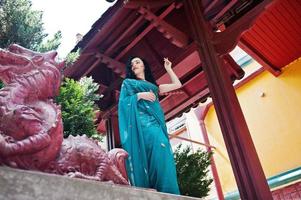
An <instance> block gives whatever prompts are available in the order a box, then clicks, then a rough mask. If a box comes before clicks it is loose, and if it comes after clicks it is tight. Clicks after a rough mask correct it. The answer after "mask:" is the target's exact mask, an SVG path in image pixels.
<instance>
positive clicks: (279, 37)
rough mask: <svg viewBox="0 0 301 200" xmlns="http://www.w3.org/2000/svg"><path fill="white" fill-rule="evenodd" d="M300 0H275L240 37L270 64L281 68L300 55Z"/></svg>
mask: <svg viewBox="0 0 301 200" xmlns="http://www.w3.org/2000/svg"><path fill="white" fill-rule="evenodd" d="M300 10H301V4H300V2H299V1H298V0H277V1H275V3H274V4H273V6H270V7H268V8H267V11H266V12H265V14H264V15H262V16H260V17H259V19H258V20H257V21H256V26H254V27H252V28H251V29H250V30H249V31H248V32H247V33H246V34H244V35H243V37H242V38H243V39H244V41H245V42H246V43H248V44H249V45H250V46H251V49H253V50H255V51H256V52H258V53H259V54H260V55H261V57H262V58H263V59H265V60H266V61H267V63H270V64H271V65H272V66H274V67H277V68H279V69H281V68H282V67H284V66H286V65H287V64H289V63H290V62H292V61H293V60H295V59H297V58H299V57H300V56H301V35H300V32H301V20H299V19H300V18H301V14H300Z"/></svg>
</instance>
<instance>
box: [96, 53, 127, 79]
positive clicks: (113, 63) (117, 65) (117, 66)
mask: <svg viewBox="0 0 301 200" xmlns="http://www.w3.org/2000/svg"><path fill="white" fill-rule="evenodd" d="M95 57H97V58H99V59H101V62H102V63H104V64H106V65H107V67H108V68H110V69H112V70H113V71H114V72H115V73H116V74H120V75H121V76H124V75H125V64H124V63H121V62H119V61H117V60H115V59H113V58H110V57H109V56H107V55H105V54H102V53H97V54H96V55H95Z"/></svg>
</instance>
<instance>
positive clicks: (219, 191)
mask: <svg viewBox="0 0 301 200" xmlns="http://www.w3.org/2000/svg"><path fill="white" fill-rule="evenodd" d="M198 109H200V110H199V111H200V113H196V114H197V115H198V116H197V117H198V120H199V124H200V128H201V130H202V136H203V138H204V143H205V144H207V145H208V146H206V150H207V152H212V148H211V145H210V142H209V138H208V134H207V129H206V125H205V122H204V120H205V117H206V113H207V111H208V109H209V105H208V104H207V106H201V107H199V108H198ZM210 163H211V165H210V167H211V172H212V176H213V180H214V184H215V188H216V193H217V197H218V199H219V200H224V199H225V198H224V195H223V190H222V186H221V182H220V180H219V176H218V173H217V168H216V165H215V161H214V155H213V156H211V158H210Z"/></svg>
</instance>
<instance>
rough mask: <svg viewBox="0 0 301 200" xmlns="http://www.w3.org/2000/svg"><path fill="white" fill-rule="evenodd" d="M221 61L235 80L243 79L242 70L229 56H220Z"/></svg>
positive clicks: (243, 73)
mask: <svg viewBox="0 0 301 200" xmlns="http://www.w3.org/2000/svg"><path fill="white" fill-rule="evenodd" d="M222 59H223V61H224V64H225V65H226V67H227V68H228V69H229V71H230V75H231V73H232V74H234V76H235V79H242V78H243V77H244V75H245V72H244V70H242V68H241V67H240V66H239V65H238V64H237V63H236V62H235V60H234V59H233V58H232V57H231V56H230V55H229V54H226V55H224V56H222Z"/></svg>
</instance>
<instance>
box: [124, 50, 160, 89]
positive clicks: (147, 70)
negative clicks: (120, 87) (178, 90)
mask: <svg viewBox="0 0 301 200" xmlns="http://www.w3.org/2000/svg"><path fill="white" fill-rule="evenodd" d="M134 58H140V59H141V60H142V62H143V65H144V75H145V80H147V81H148V82H151V83H153V84H154V85H157V83H156V80H155V79H154V76H153V74H152V71H151V69H150V66H149V64H148V62H147V61H146V60H144V59H143V58H141V57H139V56H131V57H129V59H128V61H127V63H126V78H131V79H137V77H136V75H135V74H134V72H133V71H132V60H133V59H134Z"/></svg>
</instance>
